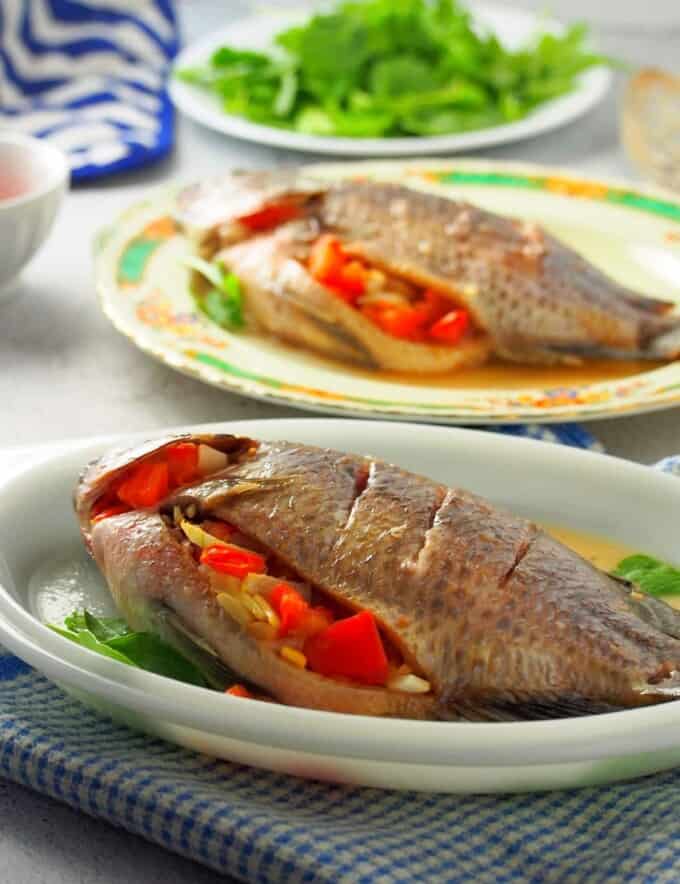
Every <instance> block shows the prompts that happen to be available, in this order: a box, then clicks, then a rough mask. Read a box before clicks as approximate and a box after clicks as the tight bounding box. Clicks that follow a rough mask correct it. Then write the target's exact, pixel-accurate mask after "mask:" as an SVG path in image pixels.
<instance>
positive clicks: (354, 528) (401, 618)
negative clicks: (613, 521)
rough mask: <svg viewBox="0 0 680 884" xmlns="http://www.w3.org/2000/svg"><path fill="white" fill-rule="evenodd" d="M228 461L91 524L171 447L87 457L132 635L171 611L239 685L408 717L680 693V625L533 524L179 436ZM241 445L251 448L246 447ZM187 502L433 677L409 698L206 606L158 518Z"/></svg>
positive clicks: (372, 464)
mask: <svg viewBox="0 0 680 884" xmlns="http://www.w3.org/2000/svg"><path fill="white" fill-rule="evenodd" d="M181 439H182V440H183V441H186V440H189V441H194V442H199V443H200V442H203V443H205V444H209V445H211V446H214V447H216V448H217V449H218V450H220V451H223V452H227V453H228V456H229V457H230V458H231V459H232V462H231V463H229V465H228V466H227V467H226V468H225V469H223V470H222V471H221V472H219V473H218V474H215V475H212V476H210V477H208V478H207V479H205V480H204V481H201V482H198V483H196V484H194V485H190V486H187V487H183V488H181V489H179V490H178V491H177V492H174V493H173V494H171V495H170V496H168V497H167V498H166V499H165V500H163V501H161V502H160V503H159V505H158V506H157V507H152V508H150V509H146V510H143V511H136V512H132V513H125V514H122V515H119V516H111V517H109V518H106V519H104V520H102V521H98V522H97V523H95V524H94V525H93V524H91V522H90V510H91V508H92V506H93V504H94V503H95V502H96V501H97V500H98V499H99V498H100V497H101V496H102V495H106V494H107V493H110V489H111V487H112V484H113V483H115V482H117V481H119V478H120V475H121V471H124V470H125V469H126V468H128V467H130V466H131V465H135V464H136V463H138V462H139V459H140V458H142V459H143V458H148V457H154V456H156V454H157V453H158V452H159V451H161V452H162V449H163V447H164V446H167V445H168V444H171V443H172V441H173V440H172V439H168V438H165V439H162V440H159V442H158V443H157V444H154V443H153V442H152V443H148V444H147V445H145V446H143V447H141V448H139V449H136V450H135V449H133V450H130V451H128V452H116V453H115V454H114V455H111V456H105V457H104V458H102V459H101V460H100V461H98V462H95V463H94V464H91V465H90V466H89V467H88V468H87V469H86V471H85V472H84V474H83V476H82V478H81V481H80V483H79V486H78V489H77V492H76V504H77V509H78V515H79V518H80V523H81V527H82V530H83V534H84V537H85V541H86V543H87V544H88V546H89V547H90V548H91V549H92V551H93V553H94V556H95V558H96V560H97V562H98V564H99V567H100V568H101V570H102V572H103V574H104V576H105V578H106V580H107V582H108V584H109V587H110V588H111V592H112V594H113V596H114V598H115V599H116V601H117V603H118V605H119V606H120V608H121V610H122V612H123V614H124V616H126V618H127V619H128V620H130V621H131V625H132V626H133V627H134V628H137V629H142V628H149V629H154V628H155V626H156V624H157V618H156V614H155V613H154V612H155V611H156V606H157V605H158V603H162V604H163V605H165V606H167V607H170V608H171V609H172V610H173V612H174V613H175V614H176V615H177V616H178V617H179V618H180V620H181V621H182V622H183V623H184V625H185V626H186V630H187V632H188V633H189V634H194V635H197V636H199V637H200V638H201V639H202V640H203V641H204V642H205V643H206V644H208V645H209V646H211V647H212V648H213V650H214V651H215V653H216V655H217V656H218V657H219V658H220V659H221V660H222V661H223V662H224V663H225V664H226V665H227V666H229V667H230V668H231V669H233V670H235V671H236V672H238V673H239V674H240V676H241V677H242V678H244V679H246V680H248V681H250V682H252V683H254V684H256V685H258V686H259V687H260V688H262V689H264V690H266V691H268V692H269V693H270V694H271V695H272V696H273V697H275V698H277V699H279V700H280V701H281V702H284V703H290V704H293V705H299V706H307V707H311V708H317V709H326V710H332V711H340V712H350V713H364V714H372V715H397V716H401V717H407V718H423V717H427V718H455V717H463V718H476V719H478V720H506V719H508V718H513V717H514V718H532V717H535V718H544V717H550V716H551V715H552V716H560V715H565V714H583V713H585V712H595V711H603V710H606V709H611V708H614V707H617V708H622V707H629V706H637V705H642V704H646V703H654V702H662V701H665V700H669V699H673V698H675V697H676V696H678V695H679V694H680V677H679V676H678V674H677V671H676V670H677V669H680V641H679V640H678V638H677V637H675V636H678V635H680V615H679V614H678V612H676V611H674V610H673V609H672V608H670V607H669V606H668V605H666V604H665V603H663V602H661V601H660V600H658V599H654V598H652V597H650V596H646V595H645V594H644V593H641V592H639V591H638V590H637V588H634V587H633V585H632V584H629V583H626V582H625V581H621V580H618V579H616V578H613V577H611V576H610V575H607V574H605V573H603V572H601V571H599V570H598V569H597V568H595V567H594V566H593V565H591V564H590V563H589V562H587V561H586V560H585V559H583V558H582V557H580V556H579V555H577V554H576V553H575V552H573V551H572V550H570V549H568V548H567V547H565V546H564V545H563V544H561V543H559V542H558V541H557V540H554V539H553V538H551V537H550V536H549V535H547V534H546V533H545V532H543V531H541V530H540V529H539V528H537V527H536V526H535V525H534V524H533V523H531V522H529V521H527V520H526V519H523V518H520V517H517V516H514V515H512V514H510V513H508V512H506V511H504V510H502V509H499V508H497V507H495V506H494V505H493V504H491V503H489V502H488V501H486V500H484V499H482V498H480V497H478V496H476V495H474V494H472V493H470V492H467V491H465V490H462V489H457V488H448V489H447V488H445V487H444V486H443V485H441V484H440V483H438V482H434V481H432V480H430V479H427V478H425V477H423V476H418V475H415V474H413V473H409V472H407V471H405V470H402V469H400V468H399V467H397V466H393V465H390V464H386V463H383V462H381V461H377V460H374V459H372V458H370V457H362V456H359V455H353V454H344V453H342V452H338V451H333V450H330V449H320V448H315V447H313V446H307V445H298V444H294V443H288V442H274V443H269V442H261V443H258V442H253V441H252V440H248V439H238V438H235V437H231V436H226V435H225V436H189V437H181ZM243 452H245V455H244V454H243ZM175 506H181V507H184V508H185V509H186V508H187V507H191V506H193V508H194V510H195V513H196V517H197V518H198V519H201V518H204V517H207V516H210V517H211V518H215V517H218V518H222V519H224V520H226V521H228V522H230V523H231V524H232V525H233V526H235V527H236V528H237V529H238V530H239V531H240V532H241V533H242V534H244V535H245V536H246V537H248V538H251V540H252V541H256V542H257V543H258V544H260V545H261V546H263V547H264V548H265V549H266V550H268V551H269V552H270V553H271V554H273V555H274V556H275V557H276V558H277V559H278V560H279V561H280V562H282V563H285V565H286V566H287V567H289V568H290V569H292V571H293V572H294V573H295V574H296V575H297V576H298V577H299V578H300V579H301V580H302V581H303V582H307V583H310V584H311V585H312V586H313V587H314V588H315V590H316V591H317V592H320V593H321V596H322V597H323V596H324V595H326V596H327V597H328V598H332V599H333V600H335V602H336V603H339V604H340V605H341V606H344V608H345V609H347V610H348V611H349V610H368V611H370V612H371V613H372V614H373V615H374V617H375V618H376V621H377V623H378V624H379V626H380V628H381V630H382V633H383V636H384V638H385V639H386V641H387V643H388V648H389V649H390V651H392V650H396V649H397V648H398V649H400V650H401V652H402V654H403V657H404V659H405V661H406V662H407V663H408V664H409V665H410V666H411V667H412V668H413V669H414V670H415V671H416V672H417V673H421V674H423V675H425V676H426V677H427V678H428V680H429V681H430V682H431V691H430V692H429V693H427V694H423V695H409V694H407V693H404V692H399V691H391V690H388V689H384V688H380V687H365V686H361V685H358V684H353V683H350V682H342V681H338V680H334V679H332V678H324V677H322V676H320V675H318V674H316V673H314V672H311V671H309V670H305V669H300V668H298V667H295V666H291V665H290V664H288V663H286V662H285V661H284V660H282V659H281V658H280V657H279V656H277V655H276V654H275V653H274V652H273V651H269V650H267V648H265V647H264V646H263V645H262V644H261V643H259V642H258V641H257V639H256V638H254V637H253V636H252V635H250V634H249V633H247V631H246V630H244V629H243V628H242V627H241V626H239V624H238V623H236V622H235V621H233V620H230V619H229V617H228V616H226V615H225V613H224V611H223V610H222V609H221V608H220V605H219V604H216V602H215V599H214V596H213V594H211V592H210V587H209V582H208V580H207V578H206V576H205V573H204V571H201V570H200V569H199V568H198V567H197V564H196V562H195V560H194V558H193V556H192V555H191V552H190V551H189V550H188V547H187V544H186V542H183V541H180V540H179V538H178V536H177V532H176V530H175V529H173V528H171V527H170V526H169V525H168V524H167V523H166V521H165V520H164V518H163V514H166V513H172V512H173V510H174V507H175Z"/></svg>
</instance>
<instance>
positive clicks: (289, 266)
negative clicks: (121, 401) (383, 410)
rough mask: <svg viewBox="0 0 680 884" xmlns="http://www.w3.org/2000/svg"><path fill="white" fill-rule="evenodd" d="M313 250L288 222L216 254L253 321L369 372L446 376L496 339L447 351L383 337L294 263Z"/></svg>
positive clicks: (477, 359)
mask: <svg viewBox="0 0 680 884" xmlns="http://www.w3.org/2000/svg"><path fill="white" fill-rule="evenodd" d="M308 247H309V245H308V240H307V236H306V231H305V227H304V225H299V224H295V225H292V224H289V225H286V226H285V227H284V228H281V229H280V230H279V231H277V232H275V233H273V234H270V235H267V236H257V237H255V238H253V239H249V240H246V241H245V242H241V243H238V244H236V245H232V246H229V247H227V248H224V249H222V251H220V252H218V255H217V257H218V258H219V260H221V261H222V262H223V263H224V264H225V266H227V267H229V269H230V270H231V271H232V272H234V273H235V274H236V275H237V276H238V278H239V280H240V282H241V284H242V286H243V287H244V289H245V292H246V297H245V314H246V317H247V319H248V320H249V322H250V323H251V324H254V325H256V326H258V327H260V328H262V329H264V330H266V331H268V332H270V333H271V334H274V335H276V336H277V337H279V338H282V339H283V340H286V341H288V342H290V343H292V344H303V345H304V346H306V347H309V348H310V349H312V350H316V351H317V352H320V353H322V354H323V355H325V356H328V357H331V358H335V359H341V360H344V361H349V362H352V363H353V364H355V365H358V366H363V367H366V368H374V369H385V370H387V371H410V372H413V373H418V374H423V373H441V372H447V371H453V370H455V369H458V368H462V367H472V366H475V365H479V364H481V363H483V362H484V361H485V360H486V359H487V357H488V355H489V352H490V348H491V341H490V340H489V338H488V337H486V336H482V335H475V336H473V337H470V338H467V339H465V340H463V341H461V342H460V343H459V344H458V345H457V346H456V347H443V346H440V345H436V344H427V343H421V342H415V341H408V340H403V339H402V338H395V337H393V336H392V335H388V334H386V333H385V332H384V331H382V330H381V329H380V328H378V327H377V326H376V325H375V324H374V323H372V322H371V321H370V320H368V319H367V318H366V317H365V316H363V314H362V313H360V312H359V311H358V310H355V309H354V308H353V307H350V306H349V305H348V304H346V303H345V302H344V301H343V300H342V299H341V298H338V297H336V295H334V294H333V293H332V292H330V291H329V290H328V289H327V288H326V287H325V286H323V285H322V284H321V283H319V282H317V281H316V280H315V279H314V278H313V277H312V275H311V274H310V273H309V271H308V270H307V268H306V267H305V266H304V264H303V263H301V262H300V261H299V260H297V255H298V254H299V253H300V250H301V248H302V249H308Z"/></svg>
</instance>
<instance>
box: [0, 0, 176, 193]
mask: <svg viewBox="0 0 680 884" xmlns="http://www.w3.org/2000/svg"><path fill="white" fill-rule="evenodd" d="M177 49H178V29H177V22H176V18H175V13H174V9H173V4H172V0H0V130H1V129H2V128H9V129H12V130H14V131H20V132H24V133H26V134H29V135H36V136H42V137H45V138H47V139H49V140H50V141H51V142H52V143H53V144H55V145H56V146H57V147H60V148H61V149H63V150H64V151H66V153H67V154H68V155H69V157H70V160H71V168H72V175H73V178H74V179H76V180H78V179H85V178H94V177H96V176H99V175H104V174H109V173H111V172H116V171H120V170H123V169H132V168H135V167H137V166H140V165H142V164H144V163H148V162H151V161H152V160H155V159H157V158H159V157H161V156H163V155H164V154H165V153H167V151H168V150H169V149H170V148H171V146H172V143H173V122H174V114H173V107H172V104H171V103H170V99H169V97H168V95H167V92H166V89H165V77H166V73H167V69H168V66H169V63H170V61H171V60H172V58H173V57H174V56H175V54H176V52H177Z"/></svg>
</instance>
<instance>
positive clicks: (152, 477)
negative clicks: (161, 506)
mask: <svg viewBox="0 0 680 884" xmlns="http://www.w3.org/2000/svg"><path fill="white" fill-rule="evenodd" d="M169 490H170V477H169V472H168V465H167V463H154V462H148V461H147V462H142V463H140V464H138V465H137V466H136V467H134V468H133V470H132V472H131V473H129V474H128V475H127V477H126V478H124V479H123V481H122V482H121V483H120V485H118V488H117V494H118V499H119V500H122V501H123V503H127V504H128V505H129V506H131V507H132V508H133V509H143V508H144V507H149V506H155V505H156V504H157V503H158V502H159V501H161V500H162V499H163V498H164V497H165V496H166V495H167V493H168V491H169Z"/></svg>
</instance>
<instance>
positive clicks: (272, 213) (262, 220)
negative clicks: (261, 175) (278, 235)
mask: <svg viewBox="0 0 680 884" xmlns="http://www.w3.org/2000/svg"><path fill="white" fill-rule="evenodd" d="M299 215H300V207H299V206H298V205H296V204H295V203H278V204H273V205H271V206H267V207H266V208H264V209H260V211H259V212H253V213H252V214H250V215H244V216H243V217H242V218H239V219H238V220H239V223H240V224H243V226H244V227H247V228H248V229H249V230H252V231H254V232H255V231H258V230H271V228H272V227H278V226H279V225H280V224H285V223H286V222H287V221H292V220H293V219H294V218H297V217H298V216H299Z"/></svg>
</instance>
